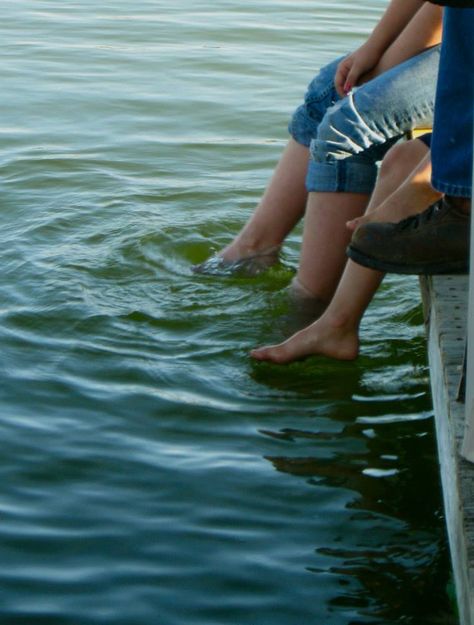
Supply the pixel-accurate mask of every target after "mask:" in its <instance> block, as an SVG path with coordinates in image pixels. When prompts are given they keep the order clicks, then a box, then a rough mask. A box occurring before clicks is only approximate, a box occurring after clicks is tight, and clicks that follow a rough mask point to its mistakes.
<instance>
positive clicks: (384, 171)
mask: <svg viewBox="0 0 474 625" xmlns="http://www.w3.org/2000/svg"><path fill="white" fill-rule="evenodd" d="M409 143H410V142H406V143H397V144H395V145H394V146H392V147H391V148H390V149H389V150H388V152H387V154H386V155H385V156H384V158H383V160H382V162H381V164H380V173H379V177H380V178H386V177H388V176H391V175H393V173H394V172H397V171H398V170H400V169H401V168H402V167H403V165H404V163H406V159H407V156H409V155H410V154H411V152H412V146H410V145H409Z"/></svg>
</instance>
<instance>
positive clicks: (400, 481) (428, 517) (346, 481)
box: [262, 419, 456, 625]
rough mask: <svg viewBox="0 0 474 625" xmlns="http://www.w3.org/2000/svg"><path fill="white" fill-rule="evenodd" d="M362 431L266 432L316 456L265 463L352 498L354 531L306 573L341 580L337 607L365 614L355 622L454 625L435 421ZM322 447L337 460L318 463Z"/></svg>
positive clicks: (320, 551)
mask: <svg viewBox="0 0 474 625" xmlns="http://www.w3.org/2000/svg"><path fill="white" fill-rule="evenodd" d="M365 428H366V426H365V425H362V424H358V423H352V424H348V425H346V426H345V427H344V428H343V429H342V431H340V432H339V433H327V432H318V431H313V430H311V429H305V430H297V429H291V428H283V429H281V430H279V431H273V432H272V431H268V430H263V431H262V433H263V434H265V435H266V436H270V437H272V438H276V439H278V440H282V441H286V442H290V443H291V442H298V441H301V440H302V439H304V441H305V442H306V445H308V444H311V442H313V441H314V445H315V454H314V455H306V456H298V455H295V456H290V455H281V456H267V457H266V459H267V460H268V461H269V462H271V463H272V465H273V466H274V468H275V469H276V470H277V471H279V472H283V473H286V474H290V475H293V476H295V477H296V478H303V479H304V480H306V482H307V483H308V484H311V485H313V486H315V487H317V488H321V487H322V488H325V487H328V488H333V489H344V490H348V491H350V492H351V493H352V494H353V497H352V498H350V501H349V503H348V504H347V506H346V509H347V511H352V512H348V514H349V517H350V518H349V521H348V523H347V524H346V529H347V530H348V531H349V533H350V532H351V526H353V531H354V535H353V536H351V535H349V536H347V535H344V536H341V539H340V546H337V545H336V546H321V545H318V546H316V547H315V553H316V554H317V556H318V559H319V561H320V562H321V567H314V568H313V567H308V570H309V571H311V572H312V573H314V574H315V575H316V576H320V575H327V574H330V575H331V576H335V577H336V578H337V579H338V583H339V586H340V592H339V593H338V594H337V596H334V597H333V598H332V599H331V601H330V604H331V606H332V607H333V608H334V609H335V610H344V611H346V610H352V611H353V612H355V613H356V614H358V615H359V617H358V619H357V620H353V621H351V622H352V623H358V624H361V623H364V622H367V623H374V622H375V623H380V624H382V623H383V624H384V625H388V624H389V623H402V622H403V623H410V624H413V625H415V623H416V625H420V624H422V625H429V624H430V625H431V624H433V623H445V624H452V625H454V623H456V619H455V617H454V615H453V606H452V603H451V602H450V598H449V597H448V592H447V585H448V582H449V580H448V579H447V575H448V573H447V572H448V571H449V570H450V562H449V553H448V548H447V540H446V536H445V527H444V520H443V517H442V502H441V494H440V493H441V487H440V483H439V474H438V469H437V463H436V454H435V443H434V436H433V424H432V420H431V419H429V420H427V419H422V420H419V421H414V422H394V423H389V424H387V423H385V424H383V425H379V426H375V428H374V429H373V431H372V432H371V433H370V435H367V434H368V432H367V430H366V429H365ZM361 442H362V443H363V445H362V444H361ZM321 446H322V447H324V446H325V447H326V449H327V448H328V446H329V447H330V448H331V449H333V450H335V453H333V454H332V455H331V456H330V457H327V454H326V457H318V454H319V453H320V450H319V448H320V447H321ZM330 522H331V521H330V520H328V523H330ZM364 618H365V619H368V620H364ZM359 619H362V620H359Z"/></svg>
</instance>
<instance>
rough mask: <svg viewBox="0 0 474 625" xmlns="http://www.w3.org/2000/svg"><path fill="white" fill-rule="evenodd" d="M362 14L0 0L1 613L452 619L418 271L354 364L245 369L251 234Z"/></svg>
mask: <svg viewBox="0 0 474 625" xmlns="http://www.w3.org/2000/svg"><path fill="white" fill-rule="evenodd" d="M384 4H385V3H384V2H381V1H380V0H363V2H362V3H353V2H349V1H348V0H327V1H326V2H307V1H304V0H291V1H290V0H279V1H278V0H276V1H274V2H269V1H268V0H252V1H250V0H248V1H246V2H242V1H237V0H212V1H211V0H205V1H200V0H178V1H177V2H175V3H172V2H164V1H162V0H155V1H152V0H143V1H142V2H140V3H132V2H130V1H129V0H113V1H112V0H104V1H102V2H100V3H97V2H93V1H92V0H63V1H62V2H57V1H54V0H3V2H2V20H1V24H0V32H1V39H2V47H3V63H2V67H1V69H0V85H1V94H2V95H1V111H2V114H1V119H0V133H1V134H0V136H1V151H0V168H1V169H0V173H1V185H2V187H1V188H2V192H1V212H0V259H1V267H2V271H1V273H0V315H1V323H0V349H1V362H0V407H1V413H0V414H1V420H0V428H1V440H2V454H1V462H0V478H1V483H2V488H1V491H0V492H1V494H0V554H1V562H2V567H1V571H0V578H1V580H0V623H1V624H2V625H20V624H21V625H23V624H24V625H43V624H44V625H96V624H97V625H98V624H104V625H105V624H106V625H310V624H315V625H319V624H324V625H349V624H355V623H357V624H363V623H364V624H369V623H379V624H383V625H390V624H395V623H408V624H411V623H413V624H416V625H424V624H426V625H428V624H429V625H433V623H454V622H455V619H454V616H453V614H452V603H451V602H450V598H449V583H450V566H449V555H448V551H447V542H446V537H445V529H444V519H443V510H442V502H441V496H440V485H439V478H438V466H437V458H436V451H435V440H434V435H433V420H432V408H431V400H430V396H429V386H428V368H427V365H426V354H425V339H424V331H423V327H422V315H421V308H420V304H419V293H418V285H417V282H416V280H415V279H411V278H408V279H406V278H391V279H389V280H387V282H386V283H385V284H384V286H383V288H382V289H381V291H380V293H379V294H378V296H377V299H376V301H375V302H374V304H373V306H372V307H371V308H370V310H369V312H368V314H367V316H366V318H365V320H364V323H363V326H362V353H361V357H360V358H359V360H358V361H357V362H356V363H350V364H348V363H332V362H329V361H328V360H322V359H310V360H309V361H307V362H305V363H298V364H295V365H291V366H289V367H283V368H278V367H274V366H273V367H272V366H269V365H255V364H252V363H251V361H250V360H249V357H248V350H249V349H250V348H251V347H253V346H255V345H257V344H260V343H262V342H265V341H268V339H270V338H271V339H273V338H281V337H282V328H281V325H280V320H281V318H282V316H284V314H285V306H286V296H285V287H286V285H287V284H288V282H289V280H290V279H291V275H292V271H293V270H294V268H295V266H296V264H297V261H298V246H299V241H300V230H297V231H295V232H294V233H293V234H292V235H291V237H290V238H289V239H288V242H287V244H286V246H285V250H284V255H283V258H282V263H281V265H280V266H279V267H277V268H275V269H273V270H271V271H270V272H268V273H267V274H265V275H263V276H261V277H258V278H256V279H253V280H250V279H236V278H233V279H228V280H223V279H217V278H210V277H204V276H199V277H196V276H194V275H193V274H192V272H191V269H190V267H191V265H192V263H195V262H198V261H202V260H203V259H204V258H206V256H207V255H208V254H209V253H210V252H211V251H212V250H215V249H218V248H219V247H220V246H221V245H223V244H225V243H226V242H228V241H229V240H230V238H231V236H232V234H233V233H235V232H236V231H237V230H238V228H239V227H240V226H241V225H242V224H243V223H244V221H245V220H246V218H247V217H248V215H249V214H250V212H251V210H252V208H253V207H254V205H255V203H256V201H257V200H258V198H259V195H260V193H261V191H262V189H263V187H264V186H265V183H266V180H267V178H268V176H269V174H270V172H271V170H272V167H273V166H274V164H275V162H276V160H277V158H278V155H279V153H280V151H281V149H282V147H283V145H284V144H285V141H286V138H287V135H286V123H287V120H288V116H289V114H290V113H291V111H292V110H293V108H294V107H295V106H296V105H297V104H298V103H299V101H300V99H301V97H302V94H303V92H304V90H305V85H306V83H307V82H308V81H309V79H310V78H311V77H312V75H313V74H314V73H315V71H316V70H317V68H318V67H320V66H321V65H322V64H324V63H325V62H327V61H329V60H331V59H332V58H333V57H334V56H335V55H339V54H341V53H343V52H345V51H347V50H350V49H352V48H354V47H356V46H357V45H358V44H359V43H360V42H361V41H362V39H363V38H364V36H366V35H367V33H368V32H369V31H370V28H371V26H372V25H373V24H374V22H375V21H376V19H377V17H378V15H379V14H380V12H381V10H382V9H383V6H384Z"/></svg>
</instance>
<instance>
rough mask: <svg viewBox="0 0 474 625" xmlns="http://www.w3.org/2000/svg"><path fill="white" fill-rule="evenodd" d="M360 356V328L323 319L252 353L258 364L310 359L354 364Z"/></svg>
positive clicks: (324, 317) (326, 318) (326, 316)
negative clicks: (343, 361)
mask: <svg viewBox="0 0 474 625" xmlns="http://www.w3.org/2000/svg"><path fill="white" fill-rule="evenodd" d="M358 354H359V337H358V334H357V328H355V327H354V326H352V325H346V324H344V323H341V322H337V321H335V320H331V319H330V318H329V316H328V315H323V316H322V317H321V318H320V319H318V320H317V321H315V322H314V323H312V324H311V325H310V326H308V327H307V328H305V329H304V330H301V331H300V332H297V333H296V334H293V336H291V337H290V338H289V339H287V340H286V341H284V342H283V343H280V344H278V345H269V346H267V347H260V348H257V349H253V350H252V351H251V352H250V355H251V357H252V358H255V360H268V361H270V362H274V363H277V364H286V363H289V362H293V361H294V360H301V359H302V358H306V357H307V356H314V355H320V356H328V357H329V358H335V359H337V360H354V359H355V358H357V356H358Z"/></svg>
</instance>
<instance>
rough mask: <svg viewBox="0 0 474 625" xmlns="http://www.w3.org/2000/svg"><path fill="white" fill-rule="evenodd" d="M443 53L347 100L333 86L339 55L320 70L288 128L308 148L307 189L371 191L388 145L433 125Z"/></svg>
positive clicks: (430, 54) (404, 66)
mask: <svg viewBox="0 0 474 625" xmlns="http://www.w3.org/2000/svg"><path fill="white" fill-rule="evenodd" d="M439 54H440V46H434V47H433V48H430V49H429V50H426V51H425V52H423V53H421V54H419V55H418V56H416V57H413V58H411V59H409V60H407V61H405V62H404V63H401V64H400V65H398V66H397V67H394V68H392V69H390V70H389V71H387V72H385V73H384V74H381V75H380V76H378V77H377V78H374V79H373V80H371V81H369V82H367V83H365V84H363V85H361V86H360V87H358V88H356V89H354V91H353V92H352V93H351V94H349V95H348V96H347V97H345V98H340V97H339V96H338V95H337V93H336V90H335V88H334V75H335V73H336V68H337V66H338V64H339V62H340V60H341V59H337V60H336V61H334V62H332V63H330V64H329V65H326V66H325V67H323V68H322V69H321V70H320V72H319V73H318V75H317V76H316V77H315V78H314V80H313V81H312V82H311V83H310V85H309V87H308V91H307V93H306V96H305V101H304V104H303V105H301V106H300V107H299V108H298V109H296V111H295V113H294V115H293V118H292V119H291V121H290V124H289V126H288V129H289V131H290V134H291V135H292V137H293V138H294V139H295V140H296V141H298V143H301V144H302V145H305V146H307V147H309V148H310V153H311V160H310V163H309V167H308V173H307V177H306V188H307V190H308V191H325V192H336V191H346V192H352V193H371V192H372V190H373V188H374V185H375V181H376V178H377V162H378V161H380V160H381V159H382V158H383V157H384V155H385V153H386V152H387V151H388V149H389V148H390V147H391V146H392V145H393V144H394V143H395V142H396V141H397V140H398V139H400V137H402V136H403V135H404V134H405V133H406V132H408V131H409V130H411V129H412V128H414V127H416V126H431V125H432V123H433V109H434V97H435V85H436V77H437V74H438V64H439Z"/></svg>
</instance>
